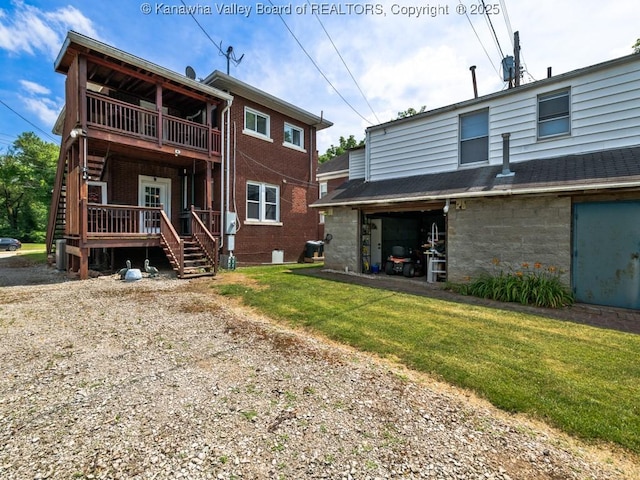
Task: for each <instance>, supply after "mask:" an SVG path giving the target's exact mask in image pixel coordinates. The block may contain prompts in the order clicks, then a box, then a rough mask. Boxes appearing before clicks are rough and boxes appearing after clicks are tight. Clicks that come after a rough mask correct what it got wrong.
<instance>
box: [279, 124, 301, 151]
mask: <svg viewBox="0 0 640 480" xmlns="http://www.w3.org/2000/svg"><path fill="white" fill-rule="evenodd" d="M284 145H285V146H293V147H295V148H298V149H304V130H302V129H301V128H299V127H296V126H295V125H291V124H290V123H285V124H284Z"/></svg>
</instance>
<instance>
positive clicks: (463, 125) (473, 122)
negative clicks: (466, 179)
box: [460, 110, 489, 165]
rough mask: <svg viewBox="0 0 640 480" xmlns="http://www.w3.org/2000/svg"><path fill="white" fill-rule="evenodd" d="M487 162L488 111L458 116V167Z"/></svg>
mask: <svg viewBox="0 0 640 480" xmlns="http://www.w3.org/2000/svg"><path fill="white" fill-rule="evenodd" d="M488 160H489V110H481V111H479V112H472V113H467V114H464V115H460V165H466V164H469V163H477V162H487V161H488Z"/></svg>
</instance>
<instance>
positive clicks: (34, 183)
mask: <svg viewBox="0 0 640 480" xmlns="http://www.w3.org/2000/svg"><path fill="white" fill-rule="evenodd" d="M58 152H59V150H58V146H57V145H55V144H53V143H48V142H45V141H43V140H42V139H40V137H38V136H37V135H36V134H35V133H33V132H25V133H22V134H20V135H19V136H18V138H17V139H16V140H15V141H14V142H13V145H12V146H11V147H9V149H8V150H7V153H4V154H0V233H1V234H2V235H5V236H11V237H17V238H19V239H21V240H23V241H32V242H33V241H38V242H40V241H43V240H44V237H45V232H46V225H47V215H48V212H49V206H50V203H51V190H52V189H53V183H54V181H55V175H56V163H57V160H58Z"/></svg>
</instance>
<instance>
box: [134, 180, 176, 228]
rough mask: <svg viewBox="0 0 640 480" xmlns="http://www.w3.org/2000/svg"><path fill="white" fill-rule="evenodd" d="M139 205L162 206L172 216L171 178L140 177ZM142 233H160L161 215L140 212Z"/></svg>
mask: <svg viewBox="0 0 640 480" xmlns="http://www.w3.org/2000/svg"><path fill="white" fill-rule="evenodd" d="M138 205H139V206H141V207H160V206H162V207H163V208H162V209H163V210H164V212H165V213H166V214H167V216H168V217H169V218H171V179H170V178H160V177H147V176H145V175H140V176H139V177H138ZM140 232H141V233H160V216H159V215H157V214H156V213H154V212H141V213H140Z"/></svg>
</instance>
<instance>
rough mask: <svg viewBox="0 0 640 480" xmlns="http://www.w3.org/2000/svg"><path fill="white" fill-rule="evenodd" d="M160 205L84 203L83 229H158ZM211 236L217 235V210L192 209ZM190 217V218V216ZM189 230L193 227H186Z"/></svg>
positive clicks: (95, 232)
mask: <svg viewBox="0 0 640 480" xmlns="http://www.w3.org/2000/svg"><path fill="white" fill-rule="evenodd" d="M161 211H162V207H137V206H133V205H106V204H105V205H103V204H98V203H89V204H87V233H88V234H89V236H92V237H100V236H113V235H117V234H123V235H131V234H142V235H150V234H151V235H153V234H159V233H160V224H161V218H160V212H161ZM192 212H193V215H195V216H197V217H198V218H199V219H200V222H201V223H202V225H203V226H204V227H205V228H206V229H208V230H209V232H210V233H211V234H212V235H213V236H219V235H220V212H217V211H213V210H195V209H193V210H192ZM191 221H193V220H191ZM190 230H191V231H193V229H190Z"/></svg>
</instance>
